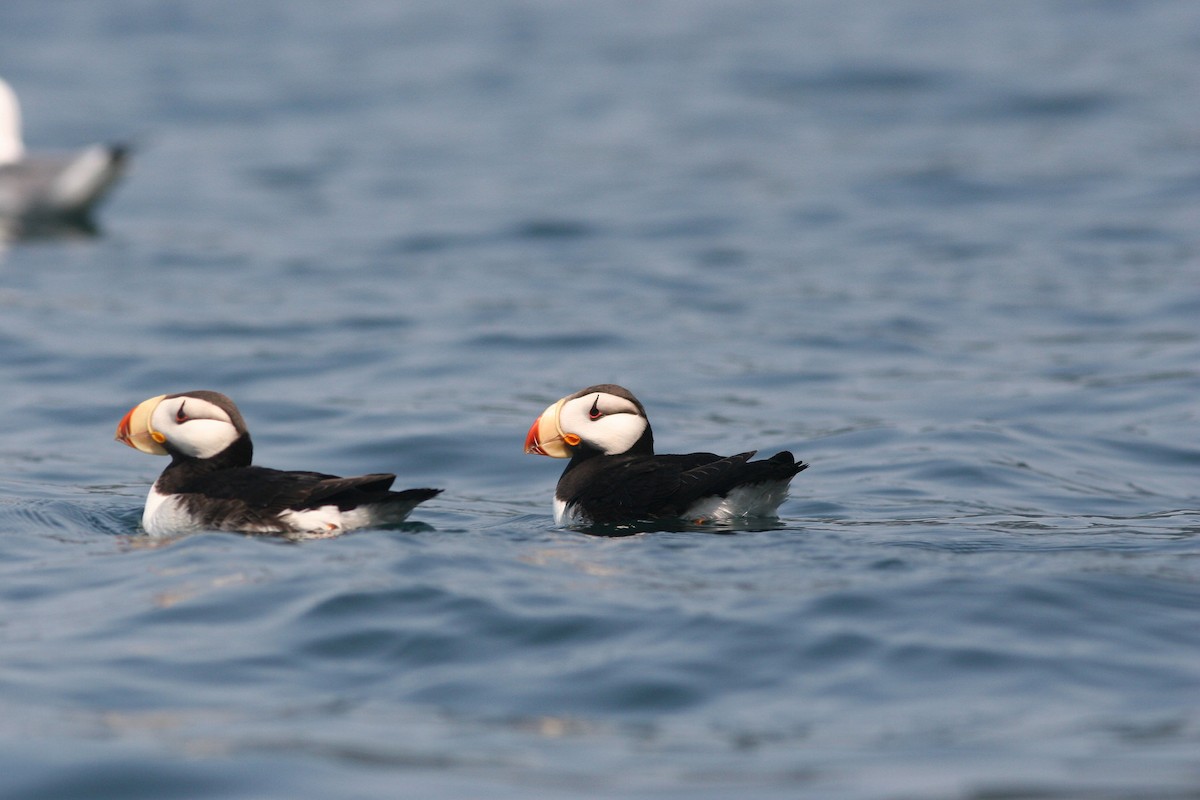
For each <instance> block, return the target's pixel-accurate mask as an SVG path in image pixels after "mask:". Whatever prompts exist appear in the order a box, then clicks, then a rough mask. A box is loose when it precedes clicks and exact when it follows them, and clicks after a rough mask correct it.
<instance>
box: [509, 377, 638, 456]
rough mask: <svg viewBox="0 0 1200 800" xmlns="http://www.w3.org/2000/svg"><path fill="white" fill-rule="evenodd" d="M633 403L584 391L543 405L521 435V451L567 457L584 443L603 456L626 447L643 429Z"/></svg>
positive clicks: (636, 408)
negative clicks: (535, 419) (522, 436)
mask: <svg viewBox="0 0 1200 800" xmlns="http://www.w3.org/2000/svg"><path fill="white" fill-rule="evenodd" d="M646 425H647V422H646V417H645V415H644V414H643V413H642V411H641V409H640V408H639V407H638V405H637V403H635V402H633V401H632V400H630V399H627V398H625V397H621V396H619V395H616V394H612V393H610V392H605V391H601V390H584V391H583V392H580V393H577V394H573V395H568V396H567V397H564V398H563V399H562V400H559V401H558V402H557V403H555V404H554V405H552V406H550V407H549V408H547V409H546V410H545V411H543V412H542V415H541V416H540V417H538V420H537V422H535V423H533V427H531V428H530V429H529V435H528V436H526V437H525V452H526V453H535V454H537V455H542V456H553V457H554V458H570V457H571V456H572V455H573V454H574V452H575V448H576V447H578V446H579V445H580V444H587V445H589V446H590V447H592V448H594V449H596V450H599V451H600V452H601V453H604V454H605V455H610V456H611V455H619V454H620V453H624V452H626V451H628V450H629V448H631V447H633V445H634V444H635V443H636V442H637V441H638V439H640V438H641V437H642V434H643V433H645V432H646Z"/></svg>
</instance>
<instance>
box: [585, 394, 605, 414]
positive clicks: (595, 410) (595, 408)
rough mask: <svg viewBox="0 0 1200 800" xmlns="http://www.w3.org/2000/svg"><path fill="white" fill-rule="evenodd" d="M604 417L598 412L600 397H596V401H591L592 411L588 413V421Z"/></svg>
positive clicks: (601, 412)
mask: <svg viewBox="0 0 1200 800" xmlns="http://www.w3.org/2000/svg"><path fill="white" fill-rule="evenodd" d="M603 416H604V412H603V411H601V410H600V395H596V399H595V400H593V401H592V410H591V411H589V412H588V419H600V418H601V417H603Z"/></svg>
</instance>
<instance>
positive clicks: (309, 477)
mask: <svg viewBox="0 0 1200 800" xmlns="http://www.w3.org/2000/svg"><path fill="white" fill-rule="evenodd" d="M116 438H117V441H119V442H123V443H124V444H127V445H129V446H130V447H132V448H135V449H137V450H141V451H142V452H143V453H150V454H151V455H162V456H170V457H171V463H170V464H169V465H168V466H167V468H166V469H165V470H163V473H162V475H160V476H159V478H158V480H157V481H155V482H154V486H153V487H151V489H150V494H149V496H148V497H147V498H146V510H145V511H144V512H143V514H142V527H144V528H145V529H146V531H147V532H148V533H150V534H154V535H161V534H167V533H179V532H184V531H191V530H205V529H206V530H214V529H215V530H223V531H240V532H243V533H271V534H284V535H288V536H294V537H297V538H308V537H324V536H335V535H337V534H339V533H341V532H343V531H346V530H350V529H352V528H361V527H366V526H373V525H387V524H392V523H397V522H401V521H402V520H404V518H405V517H407V516H408V514H409V512H410V511H412V510H413V508H415V507H416V506H417V505H418V504H419V503H421V502H424V501H425V500H428V499H429V498H431V497H434V496H435V495H437V494H439V493H440V492H441V489H406V490H404V491H400V492H394V491H391V485H392V482H393V481H394V480H395V479H396V476H395V475H392V474H387V473H378V474H373V475H359V476H356V477H352V478H340V477H338V476H336V475H325V474H323V473H319V472H285V471H282V470H276V469H267V468H265V467H255V466H251V460H252V457H253V454H254V447H253V445H252V444H251V442H250V433H249V432H248V431H247V430H246V423H245V421H244V420H243V419H242V415H241V412H239V411H238V409H237V406H235V405H234V404H233V401H232V400H230V399H229V398H228V397H226V396H225V395H223V394H221V393H219V392H211V391H207V390H197V391H191V392H182V393H180V394H163V395H159V396H158V397H151V398H150V399H149V400H145V401H143V402H141V403H139V404H138V405H137V406H135V407H134V408H132V409H131V410H130V411H129V413H128V414H126V415H125V417H124V418H123V419H122V420H121V422H120V424H119V425H118V426H117V437H116Z"/></svg>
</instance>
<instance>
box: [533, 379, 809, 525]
mask: <svg viewBox="0 0 1200 800" xmlns="http://www.w3.org/2000/svg"><path fill="white" fill-rule="evenodd" d="M525 452H526V453H534V454H536V455H543V456H553V457H554V458H569V459H571V461H570V462H569V463H568V464H567V467H566V469H564V470H563V473H562V477H561V478H559V479H558V487H557V489H556V490H555V492H554V521H555V522H556V523H557V524H559V525H572V524H573V525H589V524H599V525H610V524H618V523H630V522H638V521H649V520H658V519H682V520H689V521H692V522H698V523H705V522H728V521H732V520H739V519H752V518H761V517H773V516H775V514H776V511H777V510H778V508H779V505H780V504H781V503H782V502H783V501H784V499H785V498H786V497H787V491H788V484H789V483H790V482H791V480H792V478H793V477H795V476H796V474H797V473H799V472H800V471H801V470H804V469H806V468H807V467H808V465H807V464H805V463H804V462H802V461H797V460H796V459H795V458H794V457H793V456H792V454H791V453H789V452H786V451H784V452H782V453H777V454H776V455H774V456H772V457H771V458H768V459H763V460H760V461H751V460H750V458H751V457H752V456H753V455H754V453H755V451H753V450H751V451H750V452H746V453H740V454H738V455H736V456H724V457H723V456H719V455H716V454H714V453H689V454H686V455H656V454H655V453H654V434H653V432H652V431H651V430H650V421H649V420H648V419H647V418H646V410H645V408H643V407H642V404H641V403H640V402H639V401H638V399H637V398H636V397H634V396H633V394H632V393H631V392H630V391H629V390H628V389H626V388H624V387H622V386H616V385H614V384H600V385H597V386H589V387H588V388H586V389H584V390H582V391H579V392H576V393H575V394H571V395H567V396H566V397H564V398H562V399H561V400H559V401H558V402H557V403H554V404H553V405H551V406H550V407H549V408H547V409H546V410H545V411H544V412H542V415H541V416H540V417H538V419H537V421H536V422H534V423H533V427H531V428H530V429H529V435H528V436H527V437H526V438H525Z"/></svg>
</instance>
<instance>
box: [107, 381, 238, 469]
mask: <svg viewBox="0 0 1200 800" xmlns="http://www.w3.org/2000/svg"><path fill="white" fill-rule="evenodd" d="M239 436H241V432H240V431H239V430H238V428H237V425H235V424H234V422H233V419H232V418H231V417H230V415H229V412H227V411H226V410H225V409H223V408H221V406H219V405H217V404H216V403H213V402H211V401H209V400H205V399H201V398H199V397H191V396H189V395H175V396H171V397H168V396H166V395H159V396H158V397H151V398H150V399H149V400H145V401H143V402H142V403H140V404H138V405H137V406H136V407H135V408H133V409H132V410H131V411H130V412H129V413H128V414H126V415H125V418H124V419H122V420H121V424H120V425H118V426H117V441H119V442H124V443H125V444H127V445H129V446H130V447H133V448H136V449H138V450H141V451H142V452H143V453H150V454H151V455H156V456H165V455H169V452H168V450H167V448H166V447H164V445H165V444H169V445H170V446H171V447H172V448H173V449H174V450H176V451H177V452H179V453H182V454H183V455H185V456H191V457H192V458H210V457H212V456H215V455H216V454H217V453H220V452H221V451H222V450H224V449H225V448H227V447H229V445H231V444H233V443H234V442H235V441H237V438H238V437H239Z"/></svg>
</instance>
